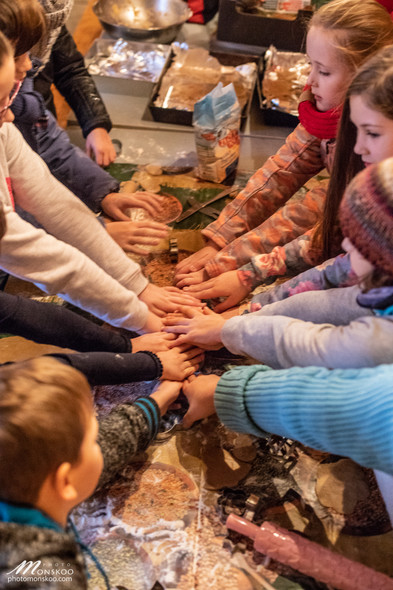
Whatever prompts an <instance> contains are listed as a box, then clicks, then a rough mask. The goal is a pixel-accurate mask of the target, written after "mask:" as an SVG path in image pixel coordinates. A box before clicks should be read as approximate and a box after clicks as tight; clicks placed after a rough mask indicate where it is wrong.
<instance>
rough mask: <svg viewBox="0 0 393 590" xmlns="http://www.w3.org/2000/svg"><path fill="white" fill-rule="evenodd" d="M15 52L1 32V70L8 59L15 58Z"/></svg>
mask: <svg viewBox="0 0 393 590" xmlns="http://www.w3.org/2000/svg"><path fill="white" fill-rule="evenodd" d="M13 55H14V52H13V50H12V47H11V45H10V42H9V41H8V39H7V38H6V37H5V36H4V35H3V34H2V32H1V30H0V68H2V67H3V65H4V61H5V58H6V57H13Z"/></svg>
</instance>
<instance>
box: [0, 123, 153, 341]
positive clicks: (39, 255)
mask: <svg viewBox="0 0 393 590" xmlns="http://www.w3.org/2000/svg"><path fill="white" fill-rule="evenodd" d="M0 169H1V171H2V174H1V177H0V199H1V201H2V203H3V205H4V212H5V217H6V222H7V231H6V233H5V235H4V237H3V239H2V242H1V250H0V268H2V269H3V270H4V271H6V272H8V273H10V274H13V275H15V276H17V277H20V278H24V279H25V280H27V281H31V282H34V283H35V284H37V285H38V287H40V288H41V289H42V290H43V291H45V292H46V293H49V294H55V293H57V294H59V295H60V296H61V297H62V298H63V299H65V300H66V301H69V302H71V303H74V304H75V305H76V306H78V307H82V308H83V309H86V310H87V311H90V312H91V313H92V314H93V315H96V316H97V317H100V318H101V319H103V320H104V321H107V322H108V323H111V324H113V325H116V326H119V327H124V328H127V329H129V330H139V329H141V328H142V327H143V325H144V324H145V323H146V318H147V306H146V305H145V304H144V303H142V302H141V301H139V299H138V297H137V295H139V293H141V292H142V291H143V290H144V289H145V287H146V286H147V284H148V282H147V279H146V278H145V277H144V276H143V274H142V271H141V268H140V266H139V265H138V264H135V263H134V262H133V261H132V260H130V259H129V258H128V257H127V256H126V254H125V253H124V252H123V250H122V249H121V248H120V247H119V246H118V245H117V244H116V243H115V242H114V241H113V240H112V238H110V236H109V235H108V234H107V232H106V231H105V229H104V228H103V227H102V226H101V224H100V223H99V222H98V221H97V219H96V218H95V217H94V215H93V213H92V212H91V211H90V210H89V209H88V208H87V207H86V206H85V205H84V204H83V203H82V202H81V201H80V200H79V199H77V198H76V197H75V196H74V195H73V194H72V193H71V192H70V191H69V190H68V189H67V188H65V187H64V186H63V185H62V184H60V183H59V182H58V181H57V180H56V179H55V178H54V177H53V176H52V175H51V174H50V172H49V170H48V168H47V166H46V165H45V163H44V162H43V161H42V160H41V158H40V157H39V156H37V154H35V153H34V152H33V151H32V150H31V149H30V148H29V146H28V145H27V144H26V142H25V141H24V140H23V138H22V136H21V134H20V133H19V131H18V130H17V129H16V127H15V126H14V125H12V124H10V123H5V124H4V125H3V126H2V127H1V128H0ZM14 202H15V204H16V205H19V206H20V207H21V208H22V209H24V210H25V211H27V212H28V213H31V214H32V215H33V216H34V217H35V218H36V219H37V221H38V222H39V223H40V224H41V225H42V226H43V227H44V228H45V230H46V231H44V230H42V229H36V228H35V227H33V226H32V225H31V224H29V223H27V222H25V221H23V220H22V219H21V218H20V217H19V215H17V213H15V211H14Z"/></svg>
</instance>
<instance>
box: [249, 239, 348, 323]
mask: <svg viewBox="0 0 393 590" xmlns="http://www.w3.org/2000/svg"><path fill="white" fill-rule="evenodd" d="M299 243H300V239H299ZM272 254H273V253H272ZM258 258H261V257H258ZM278 260H280V259H279V258H278ZM250 267H251V269H250ZM279 268H280V267H279ZM249 270H251V276H252V279H251V280H254V278H253V277H254V276H255V275H257V274H258V272H259V277H260V278H261V279H262V276H263V274H262V273H263V272H264V269H263V268H261V271H259V270H256V269H254V268H253V267H252V263H251V264H250V265H248V266H247V267H244V269H242V270H241V271H239V272H241V273H242V276H243V279H242V280H243V281H244V280H248V279H247V276H246V273H248V272H249ZM356 281H357V277H356V275H355V274H354V273H353V272H352V268H351V263H350V259H349V256H348V254H340V255H339V256H336V257H335V258H330V259H329V260H326V261H325V262H324V263H323V264H320V265H319V266H316V267H314V268H310V269H308V270H306V271H305V272H302V273H301V274H299V275H297V276H296V277H293V278H292V279H289V280H288V281H285V283H281V285H278V286H277V287H273V288H272V289H269V290H268V291H265V292H264V293H258V294H257V295H254V297H253V299H252V301H251V309H252V311H257V310H258V309H261V308H262V307H263V306H264V305H268V304H269V303H274V302H275V301H282V300H283V299H286V298H287V297H291V296H292V295H296V294H298V293H304V292H305V291H323V290H326V289H333V288H335V287H349V286H351V285H354V284H355V283H356ZM260 282H263V279H262V280H260ZM256 284H259V283H258V282H257V283H256ZM255 286H256V285H255Z"/></svg>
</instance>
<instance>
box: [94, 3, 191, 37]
mask: <svg viewBox="0 0 393 590" xmlns="http://www.w3.org/2000/svg"><path fill="white" fill-rule="evenodd" d="M93 11H94V12H95V14H96V15H97V17H98V19H99V20H100V22H101V24H102V26H103V27H104V29H105V30H106V31H107V32H108V33H109V35H111V37H115V38H116V39H118V38H120V37H122V38H123V39H129V40H131V41H142V40H143V41H152V42H154V43H171V42H172V41H173V40H174V39H175V37H176V35H177V33H178V32H179V30H180V27H181V26H182V24H183V23H185V22H186V20H188V19H189V18H190V17H191V16H192V11H191V10H190V9H189V7H188V6H187V4H186V2H184V1H183V0H98V2H97V3H96V4H94V6H93Z"/></svg>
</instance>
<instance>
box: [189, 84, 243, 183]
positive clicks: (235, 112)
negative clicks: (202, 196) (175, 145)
mask: <svg viewBox="0 0 393 590" xmlns="http://www.w3.org/2000/svg"><path fill="white" fill-rule="evenodd" d="M193 126H194V131H195V144H196V151H197V156H198V168H197V171H196V173H197V175H198V176H199V178H202V179H204V180H210V181H212V182H222V181H223V180H225V178H227V177H228V176H229V175H230V174H232V172H234V171H235V170H236V168H237V164H238V161H239V151H240V137H239V129H240V106H239V102H238V100H237V96H236V92H235V89H234V87H233V84H228V85H227V86H225V87H224V86H223V85H222V83H221V82H220V83H219V84H218V85H217V86H216V87H215V88H214V89H213V90H212V91H211V92H209V94H207V95H206V96H204V97H203V98H201V100H199V101H198V102H196V103H195V106H194V116H193Z"/></svg>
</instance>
